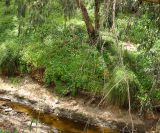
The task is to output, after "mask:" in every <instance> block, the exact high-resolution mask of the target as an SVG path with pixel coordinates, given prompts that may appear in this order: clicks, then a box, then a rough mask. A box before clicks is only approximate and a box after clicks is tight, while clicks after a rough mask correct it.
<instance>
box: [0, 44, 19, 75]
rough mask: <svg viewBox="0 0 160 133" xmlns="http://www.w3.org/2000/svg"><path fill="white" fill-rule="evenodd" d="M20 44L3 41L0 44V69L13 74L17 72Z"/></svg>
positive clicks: (2, 71)
mask: <svg viewBox="0 0 160 133" xmlns="http://www.w3.org/2000/svg"><path fill="white" fill-rule="evenodd" d="M20 50H21V46H20V45H19V44H16V43H15V42H5V43H3V44H1V45H0V71H1V73H3V74H7V75H13V74H16V73H17V72H18V69H19V64H20Z"/></svg>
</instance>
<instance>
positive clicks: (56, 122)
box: [0, 99, 118, 133]
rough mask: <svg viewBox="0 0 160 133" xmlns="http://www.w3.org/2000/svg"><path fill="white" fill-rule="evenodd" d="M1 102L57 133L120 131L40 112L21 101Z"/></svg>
mask: <svg viewBox="0 0 160 133" xmlns="http://www.w3.org/2000/svg"><path fill="white" fill-rule="evenodd" d="M1 102H5V105H7V106H8V107H11V108H12V109H13V110H15V111H17V112H22V113H26V114H27V115H29V116H31V117H32V118H34V119H36V120H38V121H39V122H41V123H43V124H45V125H47V126H49V127H51V128H53V129H55V131H54V132H55V133H118V131H115V130H112V129H108V128H99V127H95V126H90V125H88V126H87V125H86V124H81V123H76V122H73V121H71V120H68V119H65V118H59V117H57V116H55V115H53V114H50V113H44V112H40V111H37V110H34V109H33V108H31V107H30V106H26V105H23V104H20V103H16V102H11V101H7V100H4V99H0V103H1Z"/></svg>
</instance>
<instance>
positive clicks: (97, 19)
mask: <svg viewBox="0 0 160 133" xmlns="http://www.w3.org/2000/svg"><path fill="white" fill-rule="evenodd" d="M94 3H95V11H94V12H95V32H96V35H97V36H99V29H100V1H99V0H95V2H94Z"/></svg>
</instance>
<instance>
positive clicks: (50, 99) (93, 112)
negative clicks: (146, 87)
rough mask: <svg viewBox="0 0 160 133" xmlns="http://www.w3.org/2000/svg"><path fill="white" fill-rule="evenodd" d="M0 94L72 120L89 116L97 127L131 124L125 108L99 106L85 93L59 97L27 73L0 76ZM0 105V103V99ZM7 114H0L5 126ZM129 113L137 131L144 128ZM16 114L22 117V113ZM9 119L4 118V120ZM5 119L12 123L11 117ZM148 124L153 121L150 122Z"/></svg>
mask: <svg viewBox="0 0 160 133" xmlns="http://www.w3.org/2000/svg"><path fill="white" fill-rule="evenodd" d="M0 98H3V99H9V100H11V101H13V102H19V103H23V104H27V105H30V106H32V107H33V108H34V109H36V110H41V111H43V112H51V113H54V114H56V115H59V116H61V117H66V118H68V119H73V120H74V121H81V122H87V119H89V120H90V124H92V125H96V126H100V127H109V128H112V129H122V127H124V126H126V127H130V125H131V119H130V116H129V114H128V111H127V110H122V109H119V108H118V107H113V106H107V107H103V108H99V107H97V104H94V103H92V104H91V103H90V101H89V100H87V101H86V99H85V97H62V96H60V95H57V94H55V93H53V90H52V89H51V88H46V87H44V86H42V85H40V84H38V83H37V82H35V81H33V80H32V79H31V78H30V77H28V76H26V77H24V78H17V80H15V79H14V80H13V79H6V78H0ZM1 105H2V103H0V106H1ZM1 115H2V114H1ZM6 117H9V116H6ZM6 117H4V119H3V117H2V116H1V118H0V127H2V126H4V125H2V124H1V123H4V121H6ZM132 117H133V123H134V125H135V127H136V128H137V132H141V131H142V132H143V131H144V130H145V124H146V123H145V122H144V121H143V120H142V119H140V118H139V116H138V115H136V114H132ZM18 118H19V119H23V116H19V117H18ZM10 120H11V119H9V118H8V119H7V121H10ZM24 120H25V119H24ZM8 123H12V124H13V122H12V121H10V122H8ZM149 125H150V126H151V125H153V124H152V123H149ZM154 126H155V125H154ZM151 128H152V127H151Z"/></svg>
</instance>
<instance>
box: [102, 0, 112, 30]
mask: <svg viewBox="0 0 160 133" xmlns="http://www.w3.org/2000/svg"><path fill="white" fill-rule="evenodd" d="M110 4H111V0H104V14H105V15H104V19H103V27H104V28H106V26H107V27H109V26H108V17H109V10H110V8H109V7H110Z"/></svg>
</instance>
